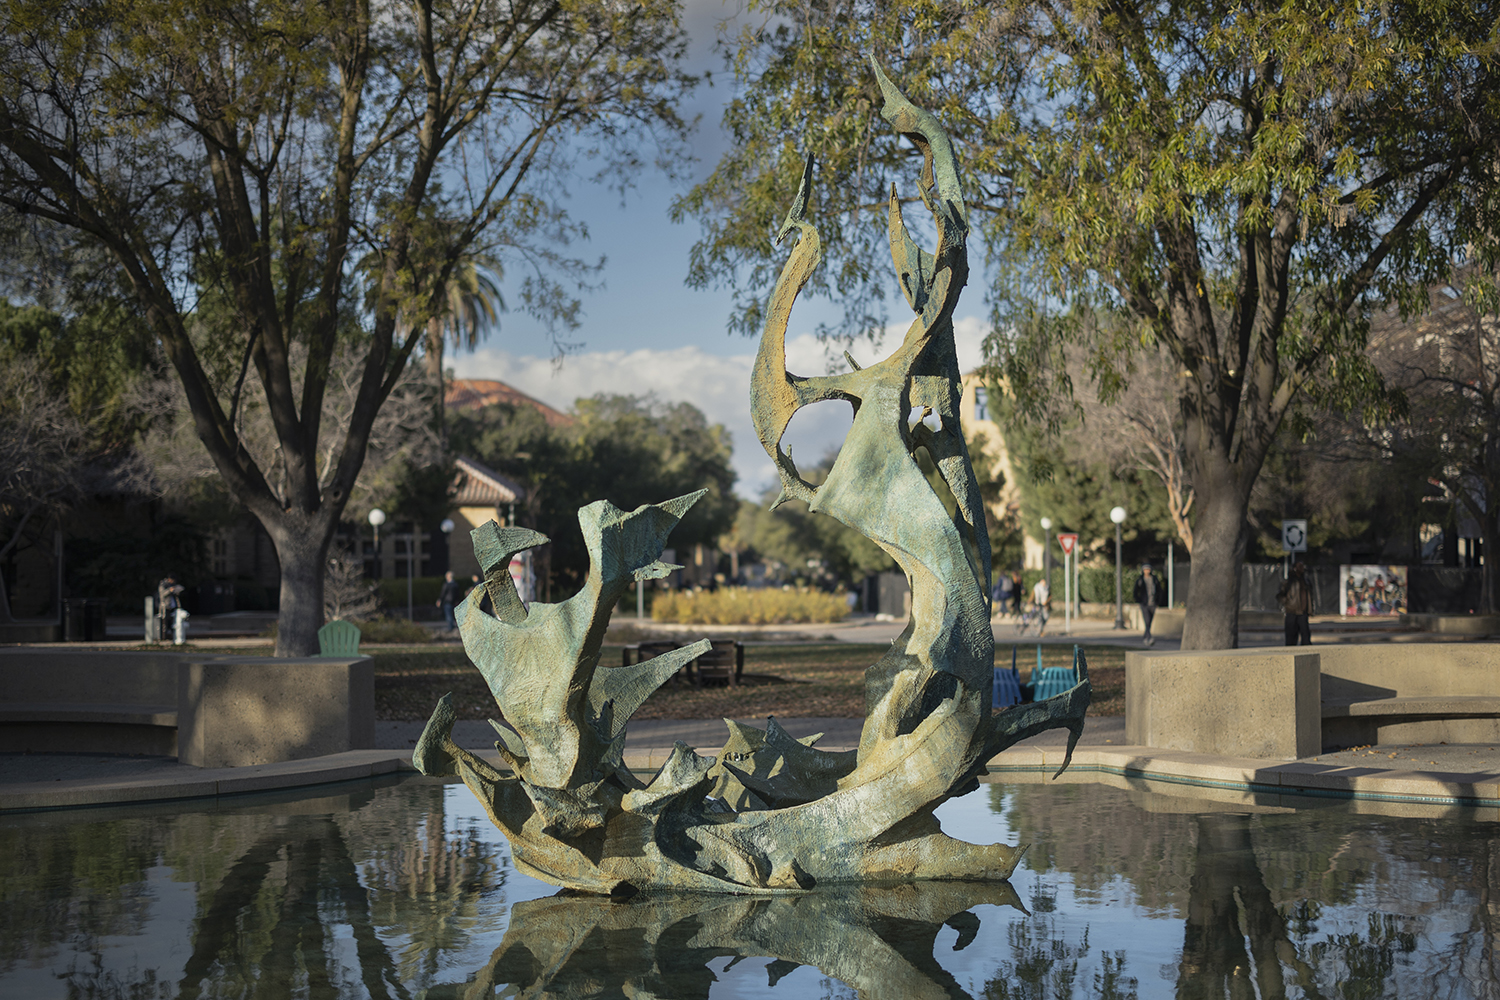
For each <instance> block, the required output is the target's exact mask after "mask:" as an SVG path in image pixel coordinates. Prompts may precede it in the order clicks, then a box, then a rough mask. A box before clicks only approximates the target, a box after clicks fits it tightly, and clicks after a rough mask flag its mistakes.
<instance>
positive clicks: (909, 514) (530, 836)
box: [414, 66, 1089, 894]
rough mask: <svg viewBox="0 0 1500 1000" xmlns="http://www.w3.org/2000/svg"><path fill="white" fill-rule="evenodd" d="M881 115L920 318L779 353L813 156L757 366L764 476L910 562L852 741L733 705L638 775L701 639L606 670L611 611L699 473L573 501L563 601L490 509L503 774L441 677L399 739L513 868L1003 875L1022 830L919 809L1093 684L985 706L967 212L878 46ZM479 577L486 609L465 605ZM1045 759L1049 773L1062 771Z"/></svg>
mask: <svg viewBox="0 0 1500 1000" xmlns="http://www.w3.org/2000/svg"><path fill="white" fill-rule="evenodd" d="M875 74H876V77H877V79H878V80H879V83H880V87H881V90H882V92H883V94H884V97H885V106H884V109H883V110H882V117H884V118H885V120H886V121H887V122H889V123H891V124H892V125H893V126H894V127H895V128H896V130H897V131H899V132H900V133H901V134H902V135H904V136H905V137H906V138H907V139H909V140H910V141H911V142H912V143H913V144H914V145H915V146H916V147H917V148H918V149H919V150H920V151H921V153H922V155H923V159H924V165H923V169H922V173H921V176H920V181H919V190H920V193H921V196H922V200H923V202H924V203H925V204H926V206H927V207H928V209H929V210H931V212H932V214H933V216H934V218H935V220H936V222H937V230H938V244H937V250H936V253H928V252H927V251H925V250H923V249H921V248H920V247H918V246H917V245H916V243H915V242H914V241H913V240H912V238H911V236H910V234H909V233H908V232H907V229H906V226H905V223H904V222H903V221H902V217H901V210H900V205H899V203H898V201H897V199H896V194H895V190H894V188H893V189H892V192H891V205H890V238H891V251H892V256H893V258H894V259H895V263H896V270H897V273H898V275H899V277H900V281H901V287H902V291H903V292H904V293H905V295H906V299H907V301H908V302H909V303H910V304H911V307H912V309H913V310H914V311H915V312H916V313H917V318H916V320H915V321H914V322H913V324H912V326H911V328H910V330H909V331H908V332H907V334H906V337H905V340H904V341H903V343H902V345H901V347H900V348H899V349H898V350H897V351H896V352H895V353H894V354H893V355H891V356H890V357H889V358H887V359H885V360H884V361H881V362H879V363H878V364H875V365H871V366H870V367H868V368H864V369H858V368H856V369H855V370H854V371H852V372H848V373H845V374H842V375H834V376H828V377H823V378H802V377H799V376H796V375H791V374H788V373H787V371H786V360H785V358H786V352H785V335H786V326H787V320H788V317H789V316H790V312H791V307H792V304H793V302H794V301H795V299H796V297H797V294H798V292H800V291H801V289H802V286H803V285H804V284H805V283H806V281H807V279H808V277H809V276H810V275H811V274H812V272H813V269H814V268H815V267H816V266H817V264H818V262H819V260H820V258H821V251H820V242H819V238H818V232H817V230H816V229H815V228H814V227H813V225H812V224H811V223H810V222H808V221H807V219H806V217H805V212H806V208H807V203H808V195H809V189H810V187H811V183H812V170H813V164H812V160H811V158H809V159H808V163H807V168H806V170H805V171H804V173H803V177H802V183H801V186H800V188H799V190H798V192H797V198H796V201H795V203H794V204H793V207H792V210H791V212H790V213H789V214H788V216H787V219H786V223H785V224H784V225H783V227H782V229H781V233H780V236H781V238H783V239H784V238H785V237H786V236H788V235H790V234H792V233H794V232H795V233H797V234H798V236H799V239H798V242H797V245H796V247H795V248H794V249H793V251H792V254H791V257H790V259H789V260H788V261H787V264H786V266H785V268H784V269H783V271H782V274H781V278H780V280H779V281H778V283H777V286H776V290H775V292H774V293H773V295H772V298H771V306H770V312H769V318H768V320H767V323H766V329H765V332H764V334H763V336H762V339H761V345H760V354H759V356H758V358H757V359H756V364H755V369H754V373H753V376H752V384H751V409H752V415H753V418H754V421H755V427H756V432H757V434H758V436H759V437H760V440H761V443H762V444H763V445H765V447H766V450H767V452H769V453H770V454H771V456H772V457H773V458H774V459H775V460H776V464H777V467H778V469H779V470H780V476H781V482H782V495H781V497H780V498H779V499H778V501H777V503H781V502H783V501H785V500H786V499H788V498H795V499H799V500H803V501H806V503H807V504H808V507H809V508H810V509H811V510H813V511H817V512H820V513H823V514H827V515H829V516H831V517H835V518H837V519H838V520H840V521H842V522H843V523H845V524H847V525H849V526H850V527H852V528H854V529H855V530H857V531H859V532H861V533H863V534H864V535H866V536H867V537H869V538H870V539H872V540H873V541H874V542H875V543H876V544H878V545H880V547H881V548H883V549H884V550H885V551H886V552H888V553H890V555H891V557H892V558H893V559H895V560H896V562H897V563H898V564H899V565H900V566H901V568H902V570H903V571H905V573H906V576H907V579H908V580H909V581H910V583H911V592H912V609H911V619H910V621H909V622H908V624H907V626H906V629H905V631H903V632H902V633H901V635H900V637H899V638H897V639H896V640H895V642H894V643H892V645H891V648H890V650H889V651H888V652H887V653H886V654H885V655H884V656H882V657H881V658H880V659H879V660H878V661H876V663H875V664H874V665H872V666H871V667H870V668H869V669H868V670H867V671H866V674H865V692H866V693H865V700H866V720H865V724H864V729H863V731H862V734H861V737H860V743H859V747H858V749H856V750H850V751H847V752H844V753H825V752H823V751H820V750H817V749H814V748H813V747H812V746H810V745H805V744H804V743H800V742H798V741H797V740H794V739H792V738H791V737H790V736H788V735H787V734H786V733H785V732H784V731H783V730H782V729H781V728H780V727H779V726H777V725H776V723H775V720H770V721H768V723H767V726H766V728H765V729H764V730H760V729H755V728H753V727H748V726H743V725H740V724H737V723H733V722H731V723H730V737H729V741H728V742H727V743H726V745H725V747H724V749H723V751H722V752H721V753H720V754H719V755H718V756H717V757H700V756H698V755H697V754H696V753H694V752H693V750H692V749H690V748H689V747H687V746H686V745H685V744H682V743H679V744H677V746H676V747H675V749H674V751H673V753H672V755H671V757H670V758H669V759H668V761H667V763H666V764H665V765H664V766H663V767H662V768H661V770H660V771H659V772H658V773H657V774H656V775H655V776H654V777H653V778H652V779H651V780H650V782H649V783H642V782H641V781H640V779H638V778H637V777H636V776H635V775H634V774H632V773H631V772H630V771H629V770H628V769H627V768H626V767H625V766H624V763H623V757H622V751H623V747H624V739H625V726H626V723H627V722H628V720H629V718H630V715H631V713H632V712H634V711H635V709H636V708H638V707H639V706H640V704H641V702H643V701H644V700H645V699H646V697H647V696H648V695H650V693H651V692H652V691H654V690H655V689H656V688H657V687H658V686H659V685H661V684H662V683H663V682H665V681H666V680H667V679H668V678H670V677H671V676H672V675H673V674H674V673H676V672H677V670H678V669H679V668H680V667H681V666H682V665H683V664H684V663H686V662H687V661H688V660H690V659H692V658H693V657H695V656H697V655H699V654H700V653H701V652H703V651H704V650H705V649H706V648H707V646H708V643H707V641H706V640H705V641H703V642H700V643H697V644H695V645H693V646H689V647H687V648H685V649H681V650H677V651H676V652H674V653H669V654H667V655H665V656H659V657H656V658H654V659H649V660H646V661H644V662H643V663H639V664H637V665H635V666H629V667H613V668H607V667H601V666H600V665H599V650H600V646H601V645H602V643H603V640H604V632H605V629H606V628H607V626H608V624H609V614H610V610H611V609H613V608H614V607H615V605H616V603H617V602H618V601H619V599H620V598H621V597H622V596H623V595H624V593H625V591H626V589H627V588H628V586H629V584H630V581H631V580H632V579H634V580H645V579H653V578H660V577H662V576H664V575H665V574H667V573H668V572H670V571H671V570H672V569H673V568H675V567H670V566H667V565H665V564H663V563H661V562H659V561H658V558H659V556H660V554H661V551H662V546H663V545H664V544H665V542H666V538H667V535H668V533H669V532H670V531H671V529H672V528H673V527H674V526H675V525H676V523H677V522H678V520H679V519H680V518H681V517H682V516H683V514H685V513H686V512H687V510H688V508H690V507H691V506H692V504H693V503H694V501H696V500H697V499H698V497H699V496H701V495H702V494H701V493H697V494H690V495H688V496H683V497H678V498H677V499H675V500H670V501H667V502H666V503H662V504H657V505H647V506H643V507H640V508H638V509H637V510H635V511H633V512H630V513H626V512H624V511H621V510H619V509H617V508H615V507H614V506H612V505H610V504H609V503H608V502H606V501H600V502H598V503H594V504H590V505H589V506H588V507H585V508H583V509H582V510H581V511H579V515H578V517H579V522H580V524H581V525H582V527H583V533H584V539H585V542H586V543H587V546H588V551H589V555H590V560H591V562H590V570H589V576H588V579H587V581H586V582H585V584H584V586H583V589H582V590H581V591H580V592H579V593H578V594H577V595H575V596H574V597H572V598H571V599H569V600H567V601H564V602H563V603H561V604H540V603H538V604H532V605H531V606H530V608H529V609H528V608H527V607H526V606H525V605H523V604H522V602H521V601H520V599H519V597H518V596H517V595H516V592H515V587H514V585H513V584H512V583H511V580H510V575H509V572H508V567H509V563H510V558H511V556H512V555H513V554H515V553H517V552H520V551H523V550H525V549H527V548H531V547H533V546H535V545H539V544H542V543H543V542H545V541H546V539H545V538H544V537H543V536H541V535H538V534H536V533H535V532H531V531H527V530H525V529H519V528H500V527H498V526H496V525H495V524H494V523H493V522H491V523H490V524H488V525H486V526H484V527H482V528H480V529H478V530H476V531H475V532H474V548H475V553H476V555H478V556H479V560H480V564H481V566H482V567H483V568H484V571H485V588H484V591H482V592H481V591H480V590H479V588H476V589H475V593H473V594H471V595H470V598H469V600H468V601H467V602H465V604H464V605H463V606H462V608H461V609H460V612H461V617H460V619H459V628H460V631H461V633H462V635H463V639H464V646H465V648H466V649H467V651H468V653H469V655H470V657H471V658H472V659H473V660H474V662H475V663H476V664H479V667H480V671H481V672H482V673H483V674H484V676H485V679H486V681H488V683H489V686H490V690H491V691H492V692H493V693H494V695H495V698H496V701H497V702H498V703H499V704H500V706H501V708H502V711H503V713H504V717H505V720H506V722H507V723H509V725H510V727H511V728H506V727H505V726H501V725H499V724H498V723H497V724H495V728H496V730H497V732H499V734H500V737H501V739H500V742H498V743H497V744H496V749H497V750H498V751H499V753H500V756H501V758H502V759H503V760H504V761H505V762H506V764H507V765H508V766H509V769H510V773H509V774H506V773H503V772H501V771H499V770H497V769H495V768H493V767H491V766H490V765H488V764H487V763H485V762H484V761H483V760H482V759H480V758H479V757H477V756H475V755H473V754H470V753H468V752H466V751H464V750H462V749H460V748H459V747H457V746H456V745H455V744H454V743H453V741H452V738H451V730H452V726H453V721H454V715H453V710H452V706H451V704H450V703H449V701H448V699H447V698H444V699H443V700H442V702H440V703H439V705H438V708H437V709H436V711H435V712H434V713H433V716H432V718H431V720H430V721H429V722H428V724H427V728H426V730H425V731H424V733H423V735H422V739H421V741H420V742H419V744H418V747H417V750H416V752H415V754H414V759H415V763H416V765H417V767H418V768H419V769H420V770H421V771H422V772H423V773H426V774H436V775H449V774H458V775H459V776H461V777H462V778H463V780H464V783H465V784H466V785H468V787H469V788H470V789H472V790H473V792H474V794H475V795H476V796H478V798H479V800H480V801H481V802H482V803H483V804H484V806H485V807H486V809H487V810H488V812H489V814H490V818H491V819H492V820H493V821H494V823H495V824H496V825H497V826H498V827H499V828H500V829H501V830H502V831H503V832H504V833H505V835H506V837H507V838H509V840H510V842H511V846H512V852H513V857H514V860H515V863H516V866H517V867H518V868H519V869H521V870H522V871H524V872H526V873H528V874H531V875H535V876H536V877H538V878H541V879H544V880H546V881H549V882H553V883H556V884H558V885H563V886H567V887H570V888H575V889H582V890H588V891H593V892H601V893H602V892H608V893H615V894H619V893H627V894H628V893H630V892H634V891H638V890H642V889H661V888H675V889H690V890H699V891H711V892H729V893H781V892H799V891H803V890H806V889H810V888H811V887H813V886H814V885H816V884H819V883H849V882H902V881H911V880H917V879H1004V878H1008V877H1009V876H1010V874H1011V872H1012V871H1013V870H1014V868H1015V866H1016V863H1017V861H1018V860H1019V858H1020V854H1021V851H1022V850H1023V849H1024V848H1014V847H1009V846H1006V845H1003V844H991V845H988V846H977V845H974V844H969V843H965V842H963V841H959V840H954V839H952V838H950V837H948V836H947V835H945V834H944V833H943V832H942V831H941V830H940V829H939V826H938V822H937V820H936V819H935V818H934V817H933V810H934V809H935V808H937V806H939V805H940V804H942V803H943V802H944V801H946V800H947V799H949V798H951V797H953V796H955V795H962V794H965V793H967V792H969V791H972V790H973V789H974V788H976V787H977V785H978V778H979V776H980V775H981V774H982V773H984V769H985V764H986V762H987V761H988V760H989V759H990V757H992V756H993V755H994V754H996V753H998V752H999V751H1000V750H1002V749H1004V748H1005V747H1007V746H1010V745H1011V744H1013V743H1015V742H1017V741H1018V740H1021V739H1025V738H1027V737H1029V736H1033V735H1035V734H1037V733H1040V732H1042V731H1044V730H1048V729H1056V728H1066V729H1068V730H1070V737H1069V741H1068V755H1067V758H1065V760H1064V762H1063V768H1066V767H1067V761H1068V760H1069V759H1071V757H1072V752H1073V747H1074V745H1075V744H1076V743H1077V740H1078V737H1079V735H1080V733H1081V732H1082V729H1083V719H1084V711H1085V709H1086V708H1087V706H1088V702H1089V683H1088V677H1087V667H1086V666H1084V667H1083V677H1082V679H1081V681H1080V683H1079V684H1078V685H1077V686H1076V687H1074V688H1072V689H1071V690H1069V691H1067V692H1065V693H1064V694H1062V695H1059V696H1057V697H1056V698H1052V699H1049V700H1047V701H1045V702H1040V703H1037V704H1031V705H1021V706H1017V707H1015V708H1012V709H1010V710H1008V711H1005V712H1003V713H1001V714H999V715H995V716H992V715H991V711H990V699H991V684H992V678H993V665H994V637H993V635H992V633H991V631H990V623H989V617H990V616H989V601H988V594H989V575H990V553H989V542H988V537H987V534H986V531H985V527H984V514H983V510H982V507H981V505H980V497H979V488H978V484H977V482H976V481H975V479H974V473H973V469H972V468H971V466H970V464H969V457H968V452H967V450H966V448H965V446H964V440H963V435H962V433H961V431H960V427H959V420H958V402H959V372H958V362H957V357H956V354H955V352H954V345H953V322H952V317H953V308H954V305H955V304H956V302H957V300H958V294H959V291H960V290H961V289H962V288H963V285H964V282H965V280H966V278H967V275H968V262H967V250H966V247H965V239H966V237H967V233H968V222H967V218H966V211H965V208H964V201H963V195H962V191H961V188H960V185H959V180H958V173H957V164H956V162H955V160H954V156H953V148H952V145H951V143H950V142H949V140H948V136H947V135H946V133H944V131H943V129H942V127H941V126H940V125H939V124H938V122H937V119H936V118H934V117H933V116H932V115H931V114H929V113H928V112H925V111H922V110H920V109H919V108H917V107H915V106H914V105H913V104H912V103H911V102H910V101H908V100H907V98H906V97H905V95H903V94H902V93H901V92H900V91H899V90H897V89H896V87H895V86H894V85H893V84H892V83H891V82H890V81H889V80H888V79H886V77H885V75H884V74H883V73H881V71H880V69H879V67H878V66H877V67H875ZM826 399H842V400H846V401H848V402H849V403H851V404H852V405H853V407H854V411H855V414H854V424H853V426H852V428H851V429H850V431H849V435H848V438H847V439H846V441H845V443H844V446H843V448H842V450H841V451H840V452H839V456H838V459H837V461H836V462H835V463H834V465H833V468H832V470H831V471H830V472H829V475H828V478H827V479H826V480H825V481H824V482H823V483H822V485H820V486H816V487H815V486H813V485H811V484H809V483H807V482H805V481H804V480H803V479H802V478H801V477H800V476H799V475H798V473H797V468H796V466H795V465H794V464H793V462H792V459H791V456H790V455H788V454H786V453H785V452H783V451H782V450H781V445H780V441H781V436H782V433H783V432H784V431H785V429H786V426H787V423H788V421H790V419H791V417H792V415H793V413H795V412H796V411H797V409H799V408H800V407H803V406H806V405H809V404H811V403H814V402H818V401H820V400H826ZM485 593H487V594H488V596H489V598H490V600H491V602H492V604H493V607H494V612H493V614H489V613H486V612H484V611H482V610H481V609H480V600H481V599H482V597H483V596H484V594H485ZM1061 770H1062V769H1061V768H1060V769H1059V772H1058V773H1061Z"/></svg>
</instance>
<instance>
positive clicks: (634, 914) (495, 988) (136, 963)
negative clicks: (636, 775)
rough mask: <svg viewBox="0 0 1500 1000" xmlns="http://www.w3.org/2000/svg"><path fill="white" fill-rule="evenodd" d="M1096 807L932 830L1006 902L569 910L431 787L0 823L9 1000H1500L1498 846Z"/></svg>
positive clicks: (1037, 790)
mask: <svg viewBox="0 0 1500 1000" xmlns="http://www.w3.org/2000/svg"><path fill="white" fill-rule="evenodd" d="M1309 805H1310V807H1309V808H1304V809H1299V810H1297V811H1290V810H1287V811H1281V812H1275V811H1272V812H1257V813H1253V814H1246V813H1233V812H1224V811H1214V812H1202V811H1200V810H1202V809H1204V808H1205V806H1204V805H1203V804H1201V803H1197V804H1195V803H1194V801H1193V800H1191V799H1186V798H1180V797H1173V796H1172V795H1170V794H1167V795H1163V794H1160V793H1159V792H1149V791H1141V790H1124V789H1118V788H1111V787H1106V786H1103V785H1094V784H1049V785H1017V786H1005V785H985V786H982V787H981V789H980V791H978V792H976V793H974V794H971V795H969V796H967V797H965V798H963V799H959V800H955V801H953V802H950V803H948V804H947V805H945V806H944V807H943V809H942V810H940V812H939V816H940V818H941V819H942V820H943V826H944V829H946V830H947V831H948V832H949V833H952V834H953V835H955V836H958V837H961V838H963V839H966V840H971V841H976V842H992V841H997V840H999V841H1005V842H1007V843H1017V842H1029V843H1030V844H1031V849H1030V851H1029V852H1028V853H1027V855H1026V858H1025V859H1024V860H1023V862H1022V865H1021V868H1020V869H1018V870H1017V872H1016V875H1015V877H1014V878H1013V879H1012V881H1011V883H1010V884H1009V885H1006V884H1000V885H976V884H959V883H946V884H941V883H940V884H929V885H925V886H914V887H913V886H903V887H893V888H886V889H862V890H861V889H848V890H839V889H833V890H824V889H819V890H816V891H815V892H813V893H811V894H809V895H807V896H804V897H799V898H781V899H774V900H752V899H724V898H720V897H704V896H687V897H683V896H670V897H657V898H654V899H651V900H645V901H642V900H640V899H637V900H636V901H633V902H631V903H629V904H621V903H610V902H607V901H601V900H598V899H595V898H590V897H578V896H567V895H561V896H560V895H559V894H558V893H557V890H556V889H555V888H554V887H552V886H550V885H546V884H543V883H541V882H537V881H535V880H534V879H531V878H528V877H526V876H524V875H521V874H519V873H518V872H517V871H515V869H514V868H513V867H512V866H511V864H510V858H509V854H508V851H507V849H506V844H505V840H504V838H503V837H501V836H500V835H499V833H498V832H497V831H496V830H495V829H494V828H493V827H492V826H490V825H489V823H488V821H487V820H486V819H485V818H484V816H483V814H482V812H481V811H480V809H479V807H478V805H477V803H476V802H475V801H474V798H473V796H472V795H470V793H469V792H468V790H467V789H465V788H464V787H463V786H462V785H455V784H443V783H440V782H435V781H432V780H430V779H424V778H407V779H405V780H399V779H390V780H388V781H387V782H385V783H365V784H361V785H350V786H340V788H339V789H338V793H337V794H330V793H329V792H328V791H327V790H324V791H323V792H322V793H321V794H320V796H318V797H311V798H302V799H294V798H290V797H282V798H277V797H265V798H257V799H254V800H251V799H238V800H232V801H231V803H230V804H227V805H226V804H217V805H215V804H202V805H194V804H191V803H188V804H174V805H172V806H155V807H131V808H126V809H114V810H101V811H92V812H69V813H43V814H36V815H29V816H14V817H8V818H4V819H0V868H3V871H0V886H3V908H0V997H4V998H23V997H25V998H31V997H36V998H52V997H56V998H85V997H87V998H94V997H98V998H110V1000H146V998H156V997H163V998H166V997H203V998H220V997H223V998H251V997H254V998H268V1000H281V998H284V997H310V998H325V997H329V998H331V997H339V998H343V997H351V998H357V997H371V998H413V1000H416V998H434V1000H435V998H449V997H454V998H456V997H463V998H477V997H494V996H522V997H663V998H673V1000H690V998H699V997H713V998H715V1000H721V998H734V997H771V998H778V1000H797V998H837V997H853V996H867V997H873V998H881V1000H885V998H891V1000H895V998H902V1000H905V998H921V997H933V998H952V997H976V998H977V997H987V998H1000V997H1029V998H1030V997H1034V998H1043V997H1048V998H1053V997H1055V998H1063V997H1078V998H1084V997H1089V998H1093V997H1100V998H1116V997H1117V998H1125V997H1181V998H1198V997H1244V998H1247V1000H1248V998H1255V997H1259V998H1271V997H1279V996H1290V997H1329V998H1331V997H1459V998H1462V997H1494V996H1500V963H1497V958H1496V955H1495V948H1496V945H1497V944H1500V941H1497V935H1500V894H1497V888H1500V887H1497V884H1496V883H1497V879H1500V836H1497V835H1500V826H1497V824H1495V823H1493V822H1489V821H1488V820H1489V818H1490V817H1489V816H1488V815H1484V816H1481V815H1480V814H1476V813H1465V812H1462V811H1457V810H1454V811H1450V812H1449V813H1448V814H1446V815H1444V816H1443V817H1442V818H1407V819H1403V818H1390V817H1378V816H1371V815H1362V814H1360V813H1359V812H1358V811H1357V807H1355V806H1354V805H1352V804H1350V803H1337V802H1327V801H1324V802H1318V801H1316V800H1310V801H1309Z"/></svg>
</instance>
